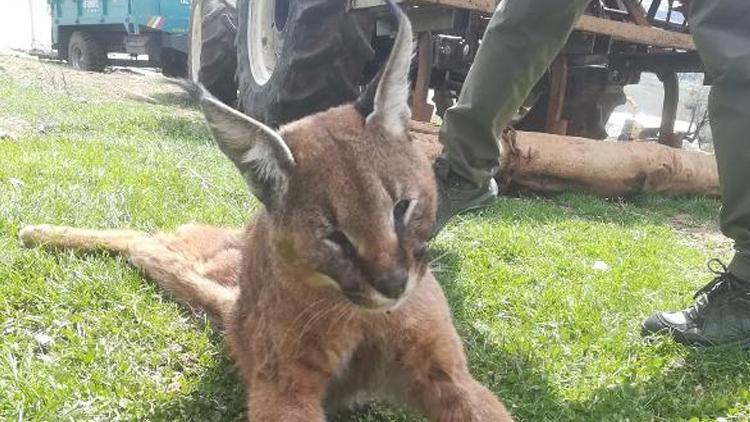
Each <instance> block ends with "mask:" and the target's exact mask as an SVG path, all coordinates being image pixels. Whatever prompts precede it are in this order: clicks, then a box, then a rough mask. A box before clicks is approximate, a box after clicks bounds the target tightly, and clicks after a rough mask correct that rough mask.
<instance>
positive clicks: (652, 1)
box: [190, 0, 708, 146]
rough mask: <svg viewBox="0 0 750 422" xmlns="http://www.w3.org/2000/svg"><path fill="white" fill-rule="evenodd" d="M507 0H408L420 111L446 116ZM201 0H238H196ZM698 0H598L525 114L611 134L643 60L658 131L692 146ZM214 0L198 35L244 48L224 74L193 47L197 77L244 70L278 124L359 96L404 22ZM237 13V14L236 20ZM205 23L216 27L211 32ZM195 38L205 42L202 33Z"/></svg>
mask: <svg viewBox="0 0 750 422" xmlns="http://www.w3.org/2000/svg"><path fill="white" fill-rule="evenodd" d="M500 1H501V0H402V1H400V2H399V3H400V4H401V7H402V8H403V9H404V10H405V12H406V13H407V14H408V15H409V17H410V18H411V20H412V24H413V27H414V31H415V37H416V39H417V58H416V60H415V61H414V66H413V72H412V75H411V79H412V85H413V95H412V110H413V116H414V118H415V119H417V120H430V119H431V118H433V115H434V114H437V115H438V116H440V115H442V113H444V112H445V110H446V109H447V108H448V107H450V106H451V105H452V104H453V103H454V101H455V99H456V98H457V96H458V93H459V92H460V90H461V86H462V84H463V81H464V79H465V77H466V74H467V72H468V69H469V67H470V66H471V63H472V61H473V59H474V56H475V54H476V52H477V49H478V47H479V44H480V43H481V38H482V35H483V33H484V29H485V28H486V25H487V23H488V22H489V17H490V16H491V14H492V12H493V11H494V10H495V8H496V7H497V6H498V4H499V3H500ZM506 1H507V0H506ZM201 2H207V3H217V2H220V3H222V4H223V5H224V6H227V4H228V1H227V0H194V3H201ZM689 4H690V2H689V0H684V1H682V2H678V1H674V0H593V1H592V2H591V4H590V5H589V7H588V9H587V12H586V14H585V15H584V16H583V17H582V18H581V20H580V21H579V22H578V23H577V24H576V27H575V31H574V32H573V34H572V35H571V37H570V38H569V40H568V42H567V44H566V46H565V48H564V50H563V52H562V53H561V54H560V55H559V57H558V58H557V60H555V62H554V63H553V65H552V66H551V68H550V69H549V70H548V71H547V73H546V74H545V75H544V77H543V78H542V79H541V80H540V81H539V83H538V84H537V86H536V87H535V88H534V90H533V91H532V93H531V94H530V95H529V98H528V99H527V101H526V102H525V104H524V105H523V107H521V109H519V112H518V114H517V116H516V119H515V120H514V126H515V127H516V128H518V129H523V130H531V131H542V132H548V133H554V134H561V135H575V136H583V137H588V138H594V139H602V138H604V137H606V136H607V133H606V131H605V125H606V123H607V121H608V119H609V117H610V115H611V113H612V112H613V110H614V108H615V107H617V106H618V105H620V104H623V103H624V102H625V101H626V97H625V94H624V91H623V88H624V87H625V86H626V85H628V84H636V83H638V82H639V79H640V75H641V73H642V72H653V73H655V74H656V75H657V76H658V77H659V79H660V80H661V81H662V82H663V85H664V93H665V95H664V104H663V111H662V123H661V127H660V128H658V129H657V130H656V136H657V137H658V140H659V141H660V142H662V143H664V144H668V145H671V146H680V145H681V139H679V136H678V135H677V134H675V133H674V122H675V117H676V112H677V102H678V99H679V98H678V95H679V89H678V88H679V87H678V78H677V75H678V74H679V73H685V72H694V73H703V65H702V62H701V60H700V57H699V56H698V54H697V53H696V51H695V46H694V44H693V41H692V37H691V36H690V33H689V26H688V23H687V19H685V16H686V15H687V10H688V8H689ZM209 9H211V10H213V12H211V13H204V14H203V15H200V14H197V16H194V17H193V28H194V34H195V35H194V36H193V38H194V39H196V40H198V39H202V42H203V51H204V52H211V53H210V54H211V56H212V57H214V58H215V57H216V56H217V54H218V51H219V50H220V49H219V48H218V47H217V45H216V41H215V40H216V39H219V38H221V37H218V34H219V33H222V32H224V33H225V34H226V35H225V37H224V38H227V39H234V37H235V35H236V44H235V45H231V46H228V47H226V48H225V49H228V50H231V51H229V52H228V53H226V54H228V55H232V56H234V57H236V70H235V69H230V70H226V69H225V70H223V71H222V72H224V73H223V74H219V73H218V71H217V70H216V69H217V67H216V66H213V68H212V69H203V68H202V63H201V56H200V54H193V55H192V56H191V64H190V67H191V68H193V69H195V71H194V72H192V74H193V76H194V77H193V78H194V79H195V80H200V81H202V77H203V76H204V74H205V76H206V77H207V78H209V77H210V78H209V79H210V81H216V80H227V81H234V82H235V83H236V84H237V87H238V92H237V93H238V97H237V101H236V105H237V107H238V108H240V109H241V110H242V111H243V112H245V113H246V114H248V115H250V116H252V117H254V118H257V119H259V120H262V121H264V122H266V123H268V124H271V125H280V124H283V123H286V122H288V121H291V120H295V119H297V118H300V117H302V116H305V115H307V114H310V113H312V112H315V111H319V110H324V109H326V108H328V107H330V106H334V105H337V104H340V103H343V102H345V101H350V100H352V99H353V98H355V97H356V96H357V94H358V93H359V91H360V89H361V87H362V86H363V84H365V83H366V82H367V81H368V80H369V78H371V77H373V76H374V75H375V73H376V72H377V70H378V69H379V67H380V65H381V64H382V63H383V61H384V59H385V58H386V57H387V54H388V50H389V48H390V42H391V32H392V31H391V30H392V28H390V26H389V20H388V19H387V13H386V10H385V8H384V7H383V1H382V0H237V3H236V8H234V3H233V2H232V7H223V9H222V11H221V12H219V14H221V13H223V14H225V15H226V16H225V17H226V19H223V20H222V19H217V17H216V16H217V12H216V10H217V9H216V7H209ZM201 19H202V20H201ZM230 21H231V22H233V24H231V25H228V24H226V22H230ZM222 22H223V23H222ZM198 23H200V25H198ZM201 27H202V28H201ZM201 30H202V33H203V34H207V33H209V34H211V35H210V36H203V37H202V38H201V36H200V34H201ZM212 43H213V44H212ZM235 49H236V51H235ZM193 50H195V51H196V52H199V51H200V50H201V49H200V48H199V46H198V45H197V43H196V44H195V45H194V47H193ZM212 62H213V63H217V61H216V60H212ZM222 63H226V61H222ZM501 70H502V64H500V63H499V64H498V71H501ZM235 75H236V79H235ZM707 82H708V81H707ZM430 93H433V96H432V98H431V100H432V101H428V98H427V97H428V95H429V94H430ZM433 104H434V105H433Z"/></svg>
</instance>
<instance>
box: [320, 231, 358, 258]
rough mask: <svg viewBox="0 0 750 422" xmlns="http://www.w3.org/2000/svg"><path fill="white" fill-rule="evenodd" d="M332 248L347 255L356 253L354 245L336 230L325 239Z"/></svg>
mask: <svg viewBox="0 0 750 422" xmlns="http://www.w3.org/2000/svg"><path fill="white" fill-rule="evenodd" d="M323 242H325V243H326V244H328V245H329V246H331V247H332V248H334V249H336V250H338V251H341V252H343V253H346V254H350V253H353V252H354V245H352V242H351V241H350V240H349V238H348V237H347V236H346V235H345V234H344V232H342V231H341V230H335V231H333V232H331V233H330V234H329V235H328V236H326V237H325V238H324V239H323Z"/></svg>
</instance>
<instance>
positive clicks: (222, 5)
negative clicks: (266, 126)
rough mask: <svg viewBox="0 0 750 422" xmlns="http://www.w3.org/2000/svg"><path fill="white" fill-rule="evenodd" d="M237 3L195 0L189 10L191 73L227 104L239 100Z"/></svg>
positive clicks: (197, 80) (190, 75) (189, 62)
mask: <svg viewBox="0 0 750 422" xmlns="http://www.w3.org/2000/svg"><path fill="white" fill-rule="evenodd" d="M236 22H237V3H236V1H235V0H197V1H196V0H194V1H193V4H192V9H191V11H190V49H189V50H188V76H189V77H190V79H191V80H192V81H194V82H200V83H201V84H203V86H205V87H206V89H207V90H208V92H210V93H211V94H213V95H214V96H215V97H216V98H218V99H219V100H221V101H222V102H224V103H225V104H230V105H231V104H234V103H235V101H236V100H237V82H236V80H235V73H237V48H236V47H235V46H234V39H235V37H236V35H237V26H236V25H237V23H236Z"/></svg>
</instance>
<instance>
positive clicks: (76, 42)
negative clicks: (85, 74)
mask: <svg viewBox="0 0 750 422" xmlns="http://www.w3.org/2000/svg"><path fill="white" fill-rule="evenodd" d="M68 63H70V65H71V66H72V67H73V68H74V69H78V70H87V71H92V72H102V71H104V67H105V66H107V51H106V50H105V49H104V46H103V45H102V44H101V43H100V42H99V41H98V40H97V39H96V38H94V36H93V35H92V34H90V33H88V32H83V31H76V32H73V34H71V36H70V40H69V41H68Z"/></svg>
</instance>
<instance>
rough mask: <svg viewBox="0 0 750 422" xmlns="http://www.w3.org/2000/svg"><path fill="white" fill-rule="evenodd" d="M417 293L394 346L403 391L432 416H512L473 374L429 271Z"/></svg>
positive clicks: (485, 421) (446, 421)
mask: <svg viewBox="0 0 750 422" xmlns="http://www.w3.org/2000/svg"><path fill="white" fill-rule="evenodd" d="M414 293H415V295H416V297H414V298H413V299H414V302H413V303H411V304H409V303H407V306H408V308H410V309H409V313H410V314H411V315H409V316H408V317H407V319H406V320H405V324H408V325H407V326H404V327H402V329H403V330H405V334H406V335H403V336H400V337H401V338H403V339H404V340H403V343H402V344H397V345H396V346H397V347H398V348H399V349H398V352H399V353H398V354H399V355H401V356H402V361H401V362H400V364H401V365H403V373H402V374H400V376H399V378H400V379H401V380H402V381H401V384H402V388H404V391H403V392H402V393H404V395H405V396H406V397H407V398H408V399H409V401H410V402H412V403H413V404H415V405H416V406H418V407H419V408H420V409H421V410H422V412H423V413H424V414H425V415H427V417H428V418H429V419H430V420H432V421H440V422H502V421H512V420H513V419H512V418H511V416H510V414H508V412H507V411H506V410H505V406H503V404H502V403H501V402H500V400H498V399H497V397H495V395H494V394H493V393H492V392H491V391H489V390H488V389H487V388H486V387H484V386H483V385H481V384H479V383H478V382H477V381H476V380H474V378H473V377H472V376H471V374H470V373H469V369H468V366H467V364H466V357H465V355H464V350H463V345H462V343H461V339H460V338H459V336H458V334H457V333H456V329H455V327H454V326H453V322H452V320H451V317H450V312H449V310H448V304H447V302H446V300H445V296H444V295H443V292H442V290H441V289H440V287H439V286H438V284H437V282H436V281H435V279H434V278H432V276H431V275H429V274H428V275H427V277H425V279H423V280H422V285H420V287H419V290H418V291H415V292H414ZM415 305H416V306H415ZM402 321H404V320H402ZM410 321H416V322H415V323H413V324H412V323H411V322H410Z"/></svg>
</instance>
